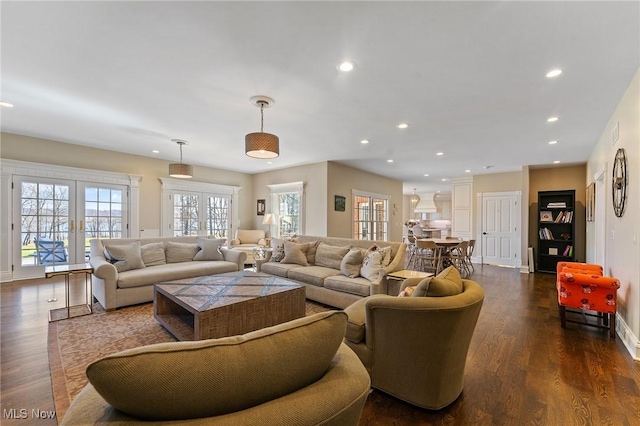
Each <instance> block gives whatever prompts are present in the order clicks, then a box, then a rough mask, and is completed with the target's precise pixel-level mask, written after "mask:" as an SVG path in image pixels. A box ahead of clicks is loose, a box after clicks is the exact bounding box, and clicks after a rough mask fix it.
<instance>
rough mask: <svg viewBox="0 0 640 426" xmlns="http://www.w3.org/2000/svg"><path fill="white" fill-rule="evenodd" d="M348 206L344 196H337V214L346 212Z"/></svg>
mask: <svg viewBox="0 0 640 426" xmlns="http://www.w3.org/2000/svg"><path fill="white" fill-rule="evenodd" d="M346 205H347V199H346V198H345V197H343V196H342V195H336V197H335V207H334V210H335V211H337V212H343V211H345V208H346Z"/></svg>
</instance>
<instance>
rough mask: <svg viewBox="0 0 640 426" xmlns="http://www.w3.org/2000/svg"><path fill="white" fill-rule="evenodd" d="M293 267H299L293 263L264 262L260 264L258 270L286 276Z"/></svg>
mask: <svg viewBox="0 0 640 426" xmlns="http://www.w3.org/2000/svg"><path fill="white" fill-rule="evenodd" d="M294 268H300V265H297V264H295V263H280V262H265V263H263V264H262V266H260V272H264V273H265V274H271V275H277V276H279V277H284V278H287V277H288V276H289V271H290V270H291V269H294Z"/></svg>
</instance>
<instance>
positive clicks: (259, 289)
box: [153, 271, 305, 340]
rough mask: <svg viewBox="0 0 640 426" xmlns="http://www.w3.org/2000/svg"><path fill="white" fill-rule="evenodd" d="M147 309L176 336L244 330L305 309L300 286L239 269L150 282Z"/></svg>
mask: <svg viewBox="0 0 640 426" xmlns="http://www.w3.org/2000/svg"><path fill="white" fill-rule="evenodd" d="M153 315H154V317H155V318H156V320H157V321H158V322H159V323H160V324H162V325H163V326H164V327H165V328H166V329H167V330H169V331H170V332H171V333H172V334H173V335H174V336H176V337H177V338H178V340H204V339H215V338H219V337H226V336H233V335H237V334H244V333H248V332H250V331H254V330H258V329H261V328H264V327H270V326H272V325H276V324H280V323H283V322H287V321H291V320H294V319H296V318H301V317H303V316H304V315H305V288H304V286H302V285H299V284H296V283H294V282H292V281H289V280H287V279H284V278H281V277H275V276H272V275H268V274H264V273H258V272H251V271H241V272H230V273H226V274H218V275H207V276H203V277H196V278H187V279H183V280H175V281H167V282H163V283H159V284H156V285H155V286H154V295H153Z"/></svg>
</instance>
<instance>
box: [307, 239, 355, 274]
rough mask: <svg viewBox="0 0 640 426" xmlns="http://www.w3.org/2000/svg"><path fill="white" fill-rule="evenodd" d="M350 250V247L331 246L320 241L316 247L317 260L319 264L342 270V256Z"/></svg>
mask: <svg viewBox="0 0 640 426" xmlns="http://www.w3.org/2000/svg"><path fill="white" fill-rule="evenodd" d="M348 252H349V247H337V246H330V245H329V244H325V243H323V242H320V244H318V248H317V249H316V262H315V264H316V265H317V266H324V267H326V268H331V269H337V270H338V271H339V270H340V264H341V263H342V258H343V257H344V256H345V255H346V254H347V253H348Z"/></svg>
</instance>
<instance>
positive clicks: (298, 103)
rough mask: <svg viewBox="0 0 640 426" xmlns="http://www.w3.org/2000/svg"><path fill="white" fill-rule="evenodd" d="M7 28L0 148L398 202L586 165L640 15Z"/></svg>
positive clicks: (559, 9)
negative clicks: (469, 182)
mask: <svg viewBox="0 0 640 426" xmlns="http://www.w3.org/2000/svg"><path fill="white" fill-rule="evenodd" d="M1 19H2V29H1V35H2V39H1V43H2V45H1V47H2V51H1V55H2V56H1V60H2V61H1V71H2V87H1V89H2V92H1V100H2V101H5V102H11V103H12V104H14V105H15V107H14V108H10V109H9V108H2V117H1V118H2V131H3V132H9V133H17V134H23V135H29V136H35V137H41V138H46V139H52V140H59V141H64V142H69V143H73V144H79V145H86V146H92V147H97V148H104V149H110V150H116V151H122V152H127V153H131V154H137V155H143V156H150V157H153V156H155V157H158V158H162V159H166V160H170V161H175V160H177V159H178V156H179V151H178V147H177V146H176V145H175V144H173V143H172V142H171V139H173V138H180V139H186V140H188V141H189V142H190V145H188V146H187V147H185V149H184V159H185V162H188V163H192V164H194V165H200V166H208V167H214V168H222V169H228V170H234V171H240V172H245V173H255V172H263V171H268V170H273V169H279V168H285V167H290V166H294V165H302V164H309V163H316V162H319V161H327V160H330V161H338V162H341V163H344V164H347V165H351V166H353V167H357V168H359V169H363V170H368V171H371V172H374V173H378V174H381V175H385V176H390V177H393V178H396V179H399V180H402V181H403V183H404V190H405V193H410V192H412V191H413V188H416V189H417V191H418V192H433V191H436V190H443V191H448V190H449V188H450V183H449V182H442V181H441V179H443V178H447V179H451V178H457V177H464V176H468V175H469V173H467V174H465V172H464V171H465V169H469V170H471V173H470V174H472V175H473V174H484V173H500V172H509V171H518V170H521V168H522V166H523V165H530V166H533V167H540V166H545V165H549V166H551V163H552V162H553V161H554V160H559V161H560V162H561V165H566V164H573V163H583V162H585V161H586V160H587V159H588V157H589V154H590V153H591V151H592V149H593V147H594V146H595V144H596V143H597V141H598V139H599V137H600V135H601V134H602V132H603V130H604V128H605V125H606V123H607V120H608V119H609V118H610V117H611V115H612V113H613V111H614V108H615V106H616V105H617V104H618V102H619V100H620V98H621V96H622V94H623V93H624V91H625V89H626V88H627V86H628V84H629V82H630V81H631V79H632V77H633V75H634V74H635V72H636V71H637V70H638V68H639V66H640V61H639V58H640V47H639V46H640V42H639V40H640V32H639V27H640V25H639V22H640V5H639V3H638V2H637V1H632V2H612V1H607V2H586V1H584V2H480V1H478V2H448V3H447V2H402V3H398V2H235V3H232V2H153V3H152V2H53V1H52V2H4V1H3V2H2V5H1ZM346 59H348V60H351V61H353V62H355V63H356V68H355V70H354V71H352V72H351V73H340V72H339V71H338V70H337V69H336V66H337V65H338V63H339V62H341V61H343V60H346ZM556 67H559V68H562V69H563V70H564V73H563V74H562V75H561V76H560V77H557V78H555V79H548V78H546V77H545V74H546V73H547V71H549V70H551V69H553V68H556ZM254 95H267V96H270V97H272V98H274V99H275V101H276V104H275V106H274V107H272V108H270V109H266V110H265V113H264V115H265V117H264V131H265V132H270V133H275V134H277V135H278V136H279V137H280V151H281V155H280V157H279V158H277V159H275V160H273V162H272V164H268V163H267V161H266V160H257V159H252V158H249V157H246V156H245V155H244V151H243V150H244V135H245V134H246V133H250V132H255V131H258V130H259V128H260V111H259V110H258V109H257V108H256V107H254V106H253V105H252V104H251V103H250V102H249V98H250V97H251V96H254ZM552 115H557V116H558V117H560V119H559V121H558V122H556V123H553V124H550V123H547V121H546V119H547V117H549V116H552ZM400 122H407V123H409V128H407V129H405V130H400V129H398V128H396V125H397V124H399V123H400ZM361 139H368V140H370V143H369V144H368V145H362V144H360V140H361ZM550 140H557V141H558V144H556V145H553V146H550V145H549V144H548V142H549V141H550ZM153 149H158V150H160V153H159V154H153V153H152V152H151V151H152V150H153ZM437 151H442V152H444V155H443V156H441V157H437V156H436V155H435V153H436V152H437ZM390 158H391V159H393V160H394V162H393V163H387V159H390ZM485 166H492V167H491V168H490V169H485V168H484V167H485ZM425 173H428V174H429V175H430V176H429V177H424V176H423V175H424V174H425ZM195 179H196V180H197V173H196V176H195Z"/></svg>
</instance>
